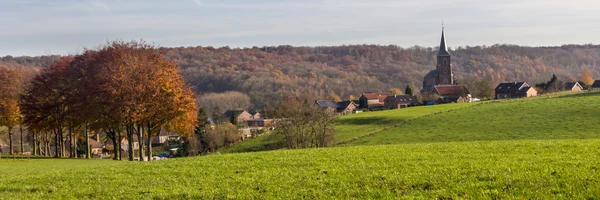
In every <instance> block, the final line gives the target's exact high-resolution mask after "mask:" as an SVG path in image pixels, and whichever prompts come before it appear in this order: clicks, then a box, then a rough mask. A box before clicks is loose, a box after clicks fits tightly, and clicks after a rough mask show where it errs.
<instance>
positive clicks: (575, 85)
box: [564, 82, 583, 92]
mask: <svg viewBox="0 0 600 200" xmlns="http://www.w3.org/2000/svg"><path fill="white" fill-rule="evenodd" d="M564 88H565V90H566V91H574V92H579V91H582V90H583V86H581V84H579V82H567V83H565V87H564Z"/></svg>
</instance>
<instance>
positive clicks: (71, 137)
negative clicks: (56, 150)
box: [68, 125, 74, 158]
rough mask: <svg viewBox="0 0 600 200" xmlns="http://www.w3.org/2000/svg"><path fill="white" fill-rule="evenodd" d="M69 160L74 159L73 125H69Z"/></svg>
mask: <svg viewBox="0 0 600 200" xmlns="http://www.w3.org/2000/svg"><path fill="white" fill-rule="evenodd" d="M68 130H69V158H73V157H74V156H73V131H72V130H73V129H72V128H71V125H69V128H68Z"/></svg>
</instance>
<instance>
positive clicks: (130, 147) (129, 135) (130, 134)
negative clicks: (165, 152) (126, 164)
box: [125, 125, 141, 161]
mask: <svg viewBox="0 0 600 200" xmlns="http://www.w3.org/2000/svg"><path fill="white" fill-rule="evenodd" d="M125 129H126V132H127V143H128V144H129V145H127V151H128V152H127V155H128V156H129V161H133V144H134V142H133V125H127V126H125ZM140 159H141V158H140Z"/></svg>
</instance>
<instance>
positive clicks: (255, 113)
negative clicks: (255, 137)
mask: <svg viewBox="0 0 600 200" xmlns="http://www.w3.org/2000/svg"><path fill="white" fill-rule="evenodd" d="M248 113H250V112H248ZM250 114H251V115H252V117H251V119H258V118H260V113H259V112H254V113H250Z"/></svg>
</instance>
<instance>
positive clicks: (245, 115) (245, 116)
mask: <svg viewBox="0 0 600 200" xmlns="http://www.w3.org/2000/svg"><path fill="white" fill-rule="evenodd" d="M251 118H252V115H251V114H250V113H248V112H246V111H244V112H242V113H240V114H239V115H238V117H237V120H238V122H244V121H246V120H249V119H251Z"/></svg>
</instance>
